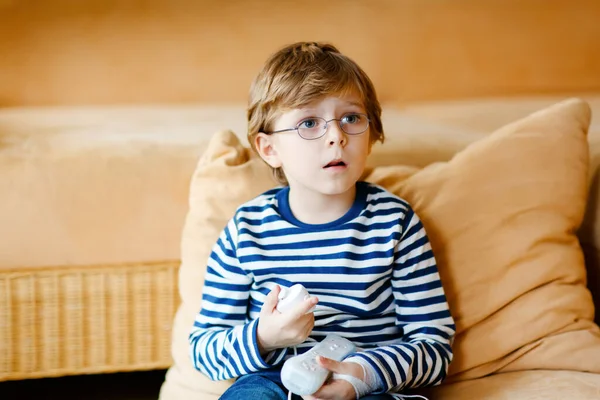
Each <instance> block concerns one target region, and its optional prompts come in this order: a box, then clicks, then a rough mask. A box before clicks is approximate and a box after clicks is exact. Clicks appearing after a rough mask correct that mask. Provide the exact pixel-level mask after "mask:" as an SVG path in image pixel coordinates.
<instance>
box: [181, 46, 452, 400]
mask: <svg viewBox="0 0 600 400" xmlns="http://www.w3.org/2000/svg"><path fill="white" fill-rule="evenodd" d="M380 116H381V107H380V105H379V102H378V100H377V97H376V94H375V90H374V87H373V84H372V82H371V81H370V79H369V78H368V77H367V75H366V74H365V73H364V71H363V70H362V69H361V68H360V67H359V66H358V65H356V64H355V63H354V62H353V61H352V60H350V59H349V58H347V57H346V56H344V55H342V54H341V53H340V52H339V51H338V50H337V49H336V48H335V47H334V46H331V45H328V44H320V43H296V44H292V45H290V46H287V47H285V48H283V49H281V50H280V51H278V52H277V53H275V54H274V55H273V56H271V58H269V60H267V62H266V64H265V66H264V68H263V69H262V71H261V72H260V73H259V75H258V76H257V78H256V79H255V81H254V83H253V85H252V87H251V91H250V99H249V108H248V122H249V128H248V139H249V142H250V144H251V146H252V147H253V149H254V150H255V151H256V152H257V153H258V154H259V155H260V156H261V157H262V159H263V160H264V161H265V162H266V163H267V164H268V165H269V166H270V167H271V168H272V169H273V172H274V175H275V177H276V179H277V180H278V181H279V182H280V183H281V184H282V185H283V186H282V187H278V188H276V189H272V190H270V191H268V192H266V193H264V194H262V195H260V196H258V197H257V198H255V199H253V200H251V201H250V202H248V203H246V204H244V205H242V206H241V207H240V208H238V210H237V211H236V213H235V215H234V217H233V218H232V219H231V220H230V221H229V223H228V224H227V226H226V227H225V229H224V231H223V232H222V234H221V236H220V238H219V240H218V241H217V243H216V245H215V246H214V248H213V251H212V254H211V256H210V258H209V260H208V269H207V274H206V281H205V285H204V292H203V300H202V308H201V311H200V313H199V314H198V316H197V318H196V322H195V324H194V328H193V331H192V333H191V335H190V344H191V356H192V359H193V362H194V365H195V367H196V368H197V369H198V370H200V371H201V372H202V373H204V374H206V375H207V376H209V377H210V378H211V379H215V380H219V379H230V378H238V379H237V381H236V382H235V383H234V384H233V385H232V386H231V387H230V388H229V389H228V390H227V391H226V392H225V393H224V394H223V396H222V397H221V398H222V399H224V400H235V399H244V400H250V399H261V400H264V399H273V400H275V399H281V400H284V399H285V398H286V390H285V388H284V387H283V386H282V384H281V381H280V369H281V366H282V364H283V362H284V361H285V360H286V359H287V358H289V357H291V356H293V355H294V353H295V352H297V353H298V354H302V353H304V352H305V351H307V350H308V349H310V348H311V347H312V346H314V345H315V344H316V343H317V342H319V341H321V340H322V339H323V338H324V337H325V336H327V335H328V334H332V333H333V334H337V335H339V336H343V337H345V338H346V339H349V340H351V341H352V342H353V343H354V344H355V345H356V346H357V348H358V349H359V350H358V351H357V352H356V353H354V354H350V355H349V356H348V357H347V358H346V359H345V360H343V362H336V361H334V360H329V359H326V358H323V357H319V360H318V362H319V363H320V364H321V366H323V367H325V368H326V369H328V370H330V371H332V372H333V373H334V374H333V376H332V379H330V380H329V381H327V382H326V383H325V384H324V385H323V386H322V387H321V388H320V389H319V390H318V391H317V392H316V393H314V394H313V396H305V397H304V398H305V399H309V398H310V399H312V398H318V399H355V398H359V397H360V398H364V399H367V398H368V399H371V398H373V399H385V398H395V397H397V398H401V396H400V395H399V394H395V395H394V393H399V392H401V391H402V390H405V389H409V388H414V387H420V386H427V385H436V384H439V383H440V382H441V381H442V379H443V378H444V377H445V375H446V373H447V370H448V366H449V364H450V362H451V360H452V350H451V342H452V339H453V337H454V332H455V326H454V321H453V319H452V317H451V315H450V312H449V309H448V305H447V302H446V297H445V294H444V291H443V288H442V285H441V282H440V279H439V275H438V271H437V266H436V263H435V259H434V256H433V254H432V251H431V246H430V244H429V241H428V239H427V235H426V233H425V231H424V228H423V226H422V225H421V222H420V221H419V219H418V217H417V216H416V215H415V213H414V212H413V211H412V209H411V208H410V206H409V205H408V204H407V203H406V202H405V201H404V200H402V199H400V198H398V197H397V196H395V195H393V194H391V193H389V192H387V191H386V190H384V189H383V188H381V187H379V186H376V185H372V184H369V183H366V182H361V181H359V179H360V177H361V175H362V174H363V172H364V168H365V165H366V160H367V156H368V155H369V153H370V151H371V146H372V145H373V143H375V142H376V141H383V127H382V124H381V119H380ZM296 283H301V284H302V285H303V286H304V287H305V288H306V289H307V290H308V292H309V293H310V294H311V295H312V297H311V298H310V299H306V300H304V302H302V303H301V304H298V305H297V306H295V307H294V308H293V309H292V310H290V311H288V312H285V313H280V312H279V311H277V309H276V306H277V301H278V295H279V292H280V290H281V287H286V288H289V287H291V286H292V285H294V284H296ZM313 307H315V309H314V313H311V312H308V311H309V310H311V309H312V308H313ZM364 395H367V396H368V397H361V396H364ZM294 397H295V398H299V397H298V396H295V395H294Z"/></svg>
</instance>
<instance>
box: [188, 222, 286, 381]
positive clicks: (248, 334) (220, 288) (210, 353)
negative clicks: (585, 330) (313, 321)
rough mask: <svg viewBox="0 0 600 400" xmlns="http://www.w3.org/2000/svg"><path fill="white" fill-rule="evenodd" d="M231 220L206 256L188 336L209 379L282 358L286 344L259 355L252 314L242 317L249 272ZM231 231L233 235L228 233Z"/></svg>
mask: <svg viewBox="0 0 600 400" xmlns="http://www.w3.org/2000/svg"><path fill="white" fill-rule="evenodd" d="M236 232H237V230H236V227H235V222H234V220H232V221H230V223H229V224H228V225H227V227H226V228H225V229H224V230H223V232H222V233H221V235H220V237H219V239H218V240H217V243H216V244H215V245H214V247H213V250H212V252H211V255H210V257H209V260H208V265H207V271H206V276H205V280H204V288H203V293H202V307H201V310H200V312H199V313H198V315H197V316H196V320H195V322H194V325H193V328H192V332H191V333H190V336H189V342H190V353H191V354H190V356H191V358H192V362H193V364H194V367H195V368H196V369H198V370H199V371H200V372H202V373H203V374H205V375H206V376H208V377H209V378H210V379H212V380H225V379H231V378H236V377H239V376H242V375H246V374H248V373H251V372H256V371H259V370H262V369H267V368H270V367H272V365H275V364H278V363H280V362H282V360H283V358H284V357H285V352H286V349H278V350H275V351H273V352H271V353H269V354H267V355H266V356H265V357H264V358H263V357H262V356H261V354H260V351H259V348H258V341H257V337H256V331H257V327H258V319H255V320H250V321H249V320H248V305H249V296H250V288H251V286H252V278H251V276H249V274H247V273H246V271H244V270H243V268H241V267H240V265H239V262H238V259H237V257H236V252H235V246H234V243H235V239H234V237H235V234H236ZM232 236H233V237H232Z"/></svg>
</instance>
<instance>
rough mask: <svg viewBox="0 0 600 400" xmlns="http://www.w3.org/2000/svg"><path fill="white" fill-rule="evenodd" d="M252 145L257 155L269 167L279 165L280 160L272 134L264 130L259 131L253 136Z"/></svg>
mask: <svg viewBox="0 0 600 400" xmlns="http://www.w3.org/2000/svg"><path fill="white" fill-rule="evenodd" d="M254 147H255V148H256V151H257V152H258V155H260V157H261V158H262V159H263V160H264V161H265V162H266V163H267V164H269V165H270V166H271V168H279V167H281V160H280V159H279V154H278V153H277V149H276V147H275V138H274V137H273V135H267V134H266V133H264V132H259V133H258V135H256V137H255V138H254Z"/></svg>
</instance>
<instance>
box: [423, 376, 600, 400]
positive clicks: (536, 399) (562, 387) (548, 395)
mask: <svg viewBox="0 0 600 400" xmlns="http://www.w3.org/2000/svg"><path fill="white" fill-rule="evenodd" d="M419 393H420V394H423V395H425V396H427V397H428V398H429V400H466V399H477V400H480V399H485V400H515V399H517V400H567V399H568V400H591V399H600V374H590V373H585V372H574V371H519V372H507V373H503V374H495V375H492V376H488V377H485V378H480V379H472V380H468V381H463V382H458V383H453V384H450V385H442V386H439V387H436V388H429V389H427V390H422V391H420V392H419Z"/></svg>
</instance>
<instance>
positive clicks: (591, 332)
mask: <svg viewBox="0 0 600 400" xmlns="http://www.w3.org/2000/svg"><path fill="white" fill-rule="evenodd" d="M589 122H590V110H589V107H588V106H587V104H586V103H584V102H582V101H579V100H570V101H566V102H563V103H560V104H558V105H556V106H553V107H550V108H548V109H545V110H543V111H540V112H538V113H535V114H533V115H531V116H529V117H527V118H524V119H523V120H520V121H518V122H515V123H513V124H510V125H508V126H505V127H504V128H502V129H500V130H498V131H496V132H494V133H493V134H492V135H490V136H488V137H486V138H484V139H482V140H480V141H478V142H476V143H474V144H471V145H470V146H468V147H467V148H466V149H465V150H463V151H461V152H460V153H459V154H457V155H456V156H455V157H454V158H453V159H452V160H451V161H449V162H440V163H434V164H432V165H430V166H427V167H425V168H423V169H422V170H419V169H417V168H414V167H406V166H392V167H377V168H375V169H374V170H373V171H372V172H371V173H370V174H369V175H367V179H368V180H370V181H373V182H375V183H379V184H382V185H383V186H386V187H388V188H389V189H390V190H392V191H394V192H395V193H397V194H399V195H401V196H402V197H404V198H406V199H407V200H408V201H409V202H411V203H412V205H413V206H414V208H415V209H416V211H417V213H418V214H419V215H420V216H421V218H422V219H423V222H424V224H425V226H426V228H427V230H428V232H429V234H430V238H431V241H432V245H433V247H434V251H435V253H436V255H437V258H438V261H439V266H440V274H441V275H442V279H443V282H444V286H445V288H446V290H447V294H448V299H449V303H450V307H451V310H452V314H453V315H454V317H455V319H456V322H457V328H458V335H457V337H456V341H455V345H454V350H455V360H454V362H453V363H452V365H451V371H450V378H449V379H448V382H450V381H460V380H466V379H473V378H478V377H481V376H484V375H487V374H490V373H494V372H506V371H515V370H528V369H558V370H561V369H565V370H574V371H594V372H596V373H600V364H598V362H597V360H598V359H600V330H599V329H598V327H597V326H596V325H595V324H593V322H592V321H591V320H592V318H593V305H592V301H591V296H590V293H589V291H587V290H586V288H585V284H584V282H585V268H584V263H583V256H582V253H581V250H580V248H579V246H578V242H577V238H576V236H575V234H574V232H575V231H576V229H577V227H578V226H579V224H580V222H581V219H582V217H583V214H584V209H585V200H586V194H587V167H588V146H587V141H586V130H587V127H588V125H589ZM398 160H399V162H401V160H402V154H399V155H398ZM272 185H273V182H272V180H271V178H270V174H269V172H268V170H267V168H266V167H265V166H264V164H263V163H262V162H261V161H260V160H257V159H256V158H254V157H253V156H252V155H251V154H250V152H249V150H248V149H247V148H246V147H244V146H243V145H242V144H241V143H240V142H239V140H238V139H237V138H236V137H235V135H234V134H233V133H231V132H221V133H219V134H217V135H215V137H214V138H213V140H212V141H211V145H210V147H209V149H208V150H207V152H206V153H205V154H204V156H203V158H202V159H201V160H200V162H199V164H198V168H197V169H196V172H195V174H194V178H193V180H192V185H191V197H190V211H189V214H188V218H187V219H186V228H185V231H184V238H183V242H182V250H183V263H182V268H181V279H180V284H181V288H180V289H181V294H182V299H183V305H182V306H181V308H180V310H179V313H178V316H177V319H176V321H175V325H176V326H175V333H174V338H173V340H174V344H173V352H174V358H175V366H174V367H173V368H171V369H170V370H169V373H168V375H167V380H166V382H165V384H164V385H163V390H162V394H161V398H162V399H179V398H186V399H204V398H205V397H204V396H205V395H206V393H212V394H213V395H215V394H218V393H220V392H221V391H222V390H223V387H224V386H223V383H222V382H221V383H219V384H215V383H212V382H209V381H208V379H207V378H205V377H204V376H202V375H201V374H200V373H198V372H196V371H194V370H193V368H192V366H191V363H190V361H189V358H188V352H187V334H188V332H189V329H190V327H191V324H192V321H193V318H194V315H195V313H196V312H197V311H198V308H199V304H200V296H201V287H202V278H203V274H204V268H205V262H206V258H207V257H208V254H209V251H210V248H211V247H212V245H213V242H214V240H216V237H217V236H218V234H219V232H220V230H221V229H222V227H223V226H224V225H225V223H226V221H227V219H228V218H229V217H230V216H231V215H232V213H233V210H234V209H235V207H236V206H237V205H238V204H240V203H241V202H243V201H245V200H247V199H250V198H252V197H253V196H255V195H257V194H259V193H260V192H262V191H263V190H265V189H266V188H269V187H271V186H272Z"/></svg>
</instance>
